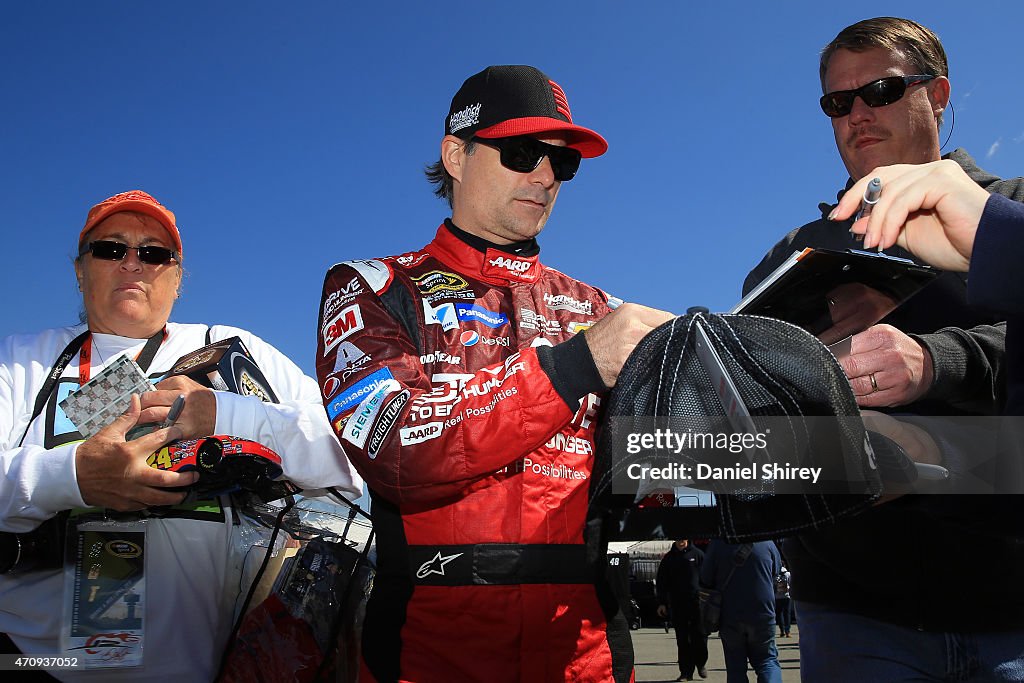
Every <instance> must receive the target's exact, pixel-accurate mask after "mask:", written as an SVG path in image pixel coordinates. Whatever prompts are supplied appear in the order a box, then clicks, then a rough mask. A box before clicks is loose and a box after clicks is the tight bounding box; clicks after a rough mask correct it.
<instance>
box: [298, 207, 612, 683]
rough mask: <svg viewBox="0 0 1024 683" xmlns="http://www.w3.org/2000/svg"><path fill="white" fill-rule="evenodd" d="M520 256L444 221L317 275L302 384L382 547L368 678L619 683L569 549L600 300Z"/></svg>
mask: <svg viewBox="0 0 1024 683" xmlns="http://www.w3.org/2000/svg"><path fill="white" fill-rule="evenodd" d="M531 244H532V245H533V249H532V251H533V252H534V253H531V251H530V250H527V251H520V252H519V253H510V252H509V251H505V250H502V249H499V248H497V247H494V246H493V245H488V243H486V242H483V240H480V239H479V238H475V237H473V236H472V235H468V234H466V233H463V232H462V231H460V230H459V229H458V228H456V227H454V226H453V225H452V224H451V222H450V221H448V222H446V223H445V224H443V225H442V226H441V227H440V228H439V229H438V232H437V236H436V237H435V238H434V240H433V241H432V242H430V244H428V245H427V246H426V247H424V248H423V249H422V250H420V251H417V252H411V253H407V254H404V255H402V256H398V257H389V258H383V259H379V260H369V261H350V262H346V263H342V264H338V265H336V266H334V267H333V268H332V269H331V270H330V271H329V272H328V274H327V277H326V280H325V283H324V291H323V299H322V301H321V310H320V325H319V341H318V350H317V375H318V378H319V381H320V385H321V390H322V391H323V395H324V405H325V407H326V409H327V412H328V416H329V417H330V420H331V424H332V425H333V426H334V429H335V431H336V433H337V435H338V438H339V439H340V440H341V443H342V445H343V446H344V447H345V450H346V452H347V453H348V454H349V456H350V457H351V459H352V461H353V463H354V464H355V466H356V469H357V470H359V472H360V473H361V474H362V475H363V477H364V478H365V480H366V482H367V484H368V486H369V488H370V492H371V496H372V500H373V510H372V511H373V518H374V526H375V529H376V531H377V534H378V536H377V576H376V579H375V582H374V587H373V592H372V595H371V597H370V601H369V604H368V607H367V614H366V621H365V625H364V630H363V664H364V667H363V675H364V676H365V677H366V679H369V680H377V681H399V680H401V681H418V682H423V681H488V682H494V681H511V680H521V681H617V682H623V681H628V680H630V679H631V675H632V645H631V643H630V640H629V632H628V627H627V625H626V622H625V620H624V619H623V618H622V616H621V615H620V614H619V611H618V605H617V603H616V602H615V599H614V597H613V596H612V594H611V592H610V591H609V590H607V583H606V582H605V580H604V554H603V552H602V553H599V554H600V558H599V559H598V560H596V561H595V560H591V561H589V562H588V561H587V559H586V557H587V556H586V552H585V548H586V545H585V543H586V540H587V533H585V527H586V521H587V510H588V502H589V498H590V486H591V472H592V467H593V461H594V441H595V438H594V435H595V430H596V427H597V423H598V409H599V405H600V398H599V397H598V395H597V394H596V393H594V392H595V391H602V390H603V385H602V383H601V380H600V375H599V374H598V373H597V369H596V367H595V366H594V362H593V358H592V356H591V355H590V351H589V348H588V347H587V345H586V342H585V340H584V339H583V335H581V334H578V333H579V332H582V331H583V330H585V329H587V328H588V327H590V326H591V325H592V324H593V323H594V322H595V321H597V320H599V319H600V318H601V317H603V316H604V315H606V314H607V313H608V311H609V310H610V306H609V297H608V296H606V295H605V294H604V293H603V292H601V291H599V290H597V289H595V288H593V287H590V286H588V285H585V284H583V283H581V282H579V281H577V280H574V279H572V278H570V277H568V276H566V275H564V274H562V273H560V272H558V271H556V270H553V269H551V268H546V267H545V266H544V265H542V264H541V263H540V262H539V260H538V256H537V254H536V253H535V252H536V251H537V249H536V246H535V245H536V242H533V241H531ZM488 247H489V248H488ZM616 301H617V300H614V299H613V300H612V302H613V305H614V303H615V302H616ZM594 554H595V553H592V554H591V557H593V556H594Z"/></svg>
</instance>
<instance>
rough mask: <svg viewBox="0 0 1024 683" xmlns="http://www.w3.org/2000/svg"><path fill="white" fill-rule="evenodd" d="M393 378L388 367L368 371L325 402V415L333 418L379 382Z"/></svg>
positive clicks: (371, 391) (371, 390) (358, 400)
mask: <svg viewBox="0 0 1024 683" xmlns="http://www.w3.org/2000/svg"><path fill="white" fill-rule="evenodd" d="M394 379H395V377H394V375H392V374H391V370H389V369H388V368H381V369H380V370H378V371H376V372H372V373H370V374H369V375H367V376H366V377H363V378H362V379H361V380H359V381H358V382H356V383H355V384H351V385H349V386H347V387H345V388H343V389H342V390H341V391H340V392H338V395H337V397H336V398H335V399H334V400H333V401H331V402H330V403H328V404H327V415H328V416H329V417H330V418H331V420H334V418H336V417H338V416H339V415H341V414H342V413H344V412H345V411H346V410H349V409H350V408H352V407H354V406H356V405H358V404H359V403H360V402H361V401H362V400H363V399H365V398H366V397H367V396H369V395H370V394H372V393H373V391H374V389H376V388H377V387H379V386H380V385H381V384H383V383H384V382H387V381H389V380H394Z"/></svg>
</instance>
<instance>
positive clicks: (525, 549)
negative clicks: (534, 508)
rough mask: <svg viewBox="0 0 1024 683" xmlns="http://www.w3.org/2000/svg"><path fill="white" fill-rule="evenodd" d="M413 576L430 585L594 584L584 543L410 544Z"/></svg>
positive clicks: (594, 577)
mask: <svg viewBox="0 0 1024 683" xmlns="http://www.w3.org/2000/svg"><path fill="white" fill-rule="evenodd" d="M408 554H409V555H408V556H409V564H408V571H409V576H410V578H412V580H413V582H414V583H416V584H419V585H428V586H494V585H514V584H521V583H594V581H595V580H596V577H597V573H596V571H595V567H594V566H593V565H592V564H588V563H587V560H586V546H584V545H582V544H580V545H576V544H572V545H570V544H541V543H536V544H520V543H478V544H469V545H410V546H409V547H408Z"/></svg>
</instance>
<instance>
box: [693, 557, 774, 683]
mask: <svg viewBox="0 0 1024 683" xmlns="http://www.w3.org/2000/svg"><path fill="white" fill-rule="evenodd" d="M751 545H752V546H753V548H752V550H751V551H750V555H749V557H747V559H746V560H745V561H744V562H743V564H742V565H739V566H736V561H735V560H736V553H737V551H738V550H739V549H740V548H741V547H742V546H741V545H738V544H731V543H726V542H725V541H722V540H720V539H715V540H714V541H712V542H711V545H709V546H708V551H707V554H706V555H705V557H704V565H703V567H701V571H700V582H701V583H702V584H703V585H705V586H708V587H709V588H716V589H718V590H720V591H722V615H721V622H720V623H721V627H720V628H719V633H718V635H719V637H720V638H721V639H722V652H723V654H724V655H725V669H726V674H727V676H726V680H727V681H729V683H741V682H742V683H745V682H746V681H747V662H748V661H749V662H750V665H751V666H752V667H753V669H754V673H756V674H757V682H758V683H782V669H781V667H780V666H779V651H778V649H777V648H776V647H775V577H776V576H777V575H778V573H779V572H780V571H782V557H781V556H780V555H779V549H778V548H776V547H775V544H774V543H772V542H771V541H761V542H759V543H753V544H751ZM734 568H735V571H733V569H734ZM730 572H733V573H732V577H731V578H728V577H729V573H730ZM723 586H724V588H723Z"/></svg>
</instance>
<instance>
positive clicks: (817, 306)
mask: <svg viewBox="0 0 1024 683" xmlns="http://www.w3.org/2000/svg"><path fill="white" fill-rule="evenodd" d="M940 272H941V271H939V270H937V269H935V268H932V267H930V266H922V265H919V264H917V263H914V262H913V261H911V260H910V259H905V258H900V257H897V256H890V255H888V254H878V253H875V252H868V251H859V250H855V249H849V250H846V251H837V250H834V249H812V248H807V249H804V250H803V251H797V252H794V253H793V255H792V256H790V257H789V258H788V259H786V261H785V262H783V263H782V264H781V265H780V266H779V267H778V268H776V269H775V270H774V271H772V273H771V275H769V276H768V277H766V278H765V279H764V280H762V281H761V283H760V284H759V285H758V286H757V287H755V288H754V289H752V290H751V291H750V293H749V294H747V296H745V297H743V300H742V301H740V302H739V303H738V304H736V305H735V306H733V308H732V310H730V311H729V312H730V313H740V314H744V315H761V316H766V317H769V318H776V319H778V320H784V321H786V322H790V323H793V324H794V325H797V326H798V327H802V328H803V329H805V330H807V331H808V332H810V333H811V334H813V335H815V336H819V335H821V333H822V332H824V331H825V330H828V329H829V328H831V327H833V325H834V324H835V323H834V321H833V319H832V311H831V310H830V299H832V300H835V299H837V298H838V296H839V295H838V294H836V293H837V292H839V293H841V295H842V296H843V297H844V299H846V300H847V304H852V305H854V306H856V308H857V310H858V319H857V320H850V321H849V323H848V325H847V327H848V328H849V329H846V330H844V334H842V335H840V336H838V337H837V339H836V340H838V339H842V338H843V337H844V336H849V335H851V334H856V333H857V332H861V331H863V330H865V329H867V328H868V327H870V326H872V325H874V324H875V323H877V322H878V321H879V320H881V319H882V318H884V317H885V316H887V315H888V314H889V313H891V312H892V311H894V310H895V309H896V308H898V307H899V306H900V305H901V304H903V302H905V301H906V300H907V299H909V298H910V297H912V296H913V295H914V294H916V293H917V292H919V291H920V290H921V289H923V288H924V287H925V286H927V285H928V284H930V283H931V282H932V280H934V279H935V278H936V277H938V275H939V273H940ZM851 300H852V301H851ZM858 328H859V329H858ZM836 340H833V341H836ZM826 343H830V342H826Z"/></svg>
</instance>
